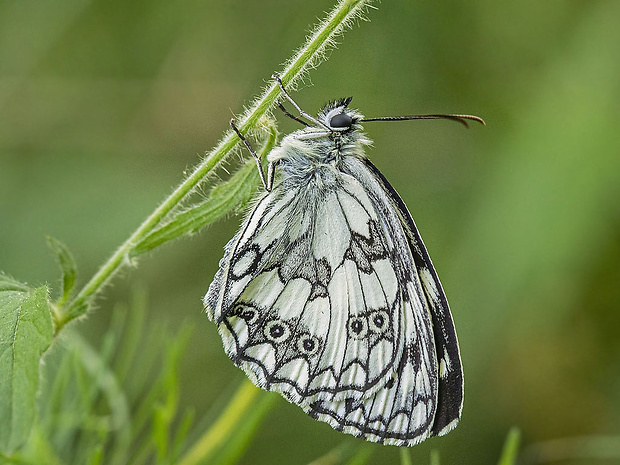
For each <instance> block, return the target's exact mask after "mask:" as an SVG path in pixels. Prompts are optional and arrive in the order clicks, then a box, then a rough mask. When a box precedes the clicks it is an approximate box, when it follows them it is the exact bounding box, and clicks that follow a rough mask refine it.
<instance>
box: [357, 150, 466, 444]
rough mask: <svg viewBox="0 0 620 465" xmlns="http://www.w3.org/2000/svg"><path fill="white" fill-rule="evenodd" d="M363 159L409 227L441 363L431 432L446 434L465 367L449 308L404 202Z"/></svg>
mask: <svg viewBox="0 0 620 465" xmlns="http://www.w3.org/2000/svg"><path fill="white" fill-rule="evenodd" d="M363 162H364V164H365V165H366V166H367V167H368V169H369V170H370V171H371V172H372V173H373V174H374V175H375V176H376V177H377V179H378V180H380V182H381V183H382V184H383V187H384V188H385V191H386V192H387V194H388V195H389V197H390V199H391V200H392V202H393V203H394V205H395V207H396V208H397V210H398V212H399V214H400V219H401V222H402V223H403V225H404V226H406V227H405V228H404V229H405V231H406V232H407V239H408V242H409V247H410V249H411V254H412V256H413V259H414V262H415V265H416V268H417V270H418V274H419V275H420V282H421V284H422V287H423V289H424V292H425V294H426V300H427V301H428V304H429V308H430V310H431V320H432V324H433V337H434V339H435V347H436V351H437V361H438V364H439V366H438V373H437V374H438V379H439V388H438V393H437V412H436V414H435V419H434V423H433V427H432V429H431V434H432V435H433V436H443V435H444V434H446V433H448V432H449V431H451V430H452V429H454V427H455V426H456V425H457V423H458V421H459V419H460V418H461V411H462V409H463V368H462V365H461V357H460V354H459V345H458V340H457V336H456V330H455V328H454V322H453V320H452V314H451V313H450V307H449V306H448V301H447V299H446V295H445V293H444V291H443V288H442V286H441V283H440V282H439V277H438V276H437V272H436V271H435V267H434V266H433V263H432V262H431V258H430V256H429V255H428V252H427V250H426V247H425V246H424V242H423V241H422V238H421V237H420V233H419V232H418V228H417V227H416V225H415V222H414V221H413V218H412V217H411V213H409V210H408V209H407V206H406V205H405V202H403V200H402V199H401V197H400V195H398V193H397V192H396V190H395V189H394V188H393V187H392V185H391V184H390V183H389V182H388V180H387V179H386V178H385V176H383V174H381V172H380V171H379V169H378V168H377V167H376V166H375V165H373V164H372V162H371V161H370V160H368V159H367V158H366V157H363Z"/></svg>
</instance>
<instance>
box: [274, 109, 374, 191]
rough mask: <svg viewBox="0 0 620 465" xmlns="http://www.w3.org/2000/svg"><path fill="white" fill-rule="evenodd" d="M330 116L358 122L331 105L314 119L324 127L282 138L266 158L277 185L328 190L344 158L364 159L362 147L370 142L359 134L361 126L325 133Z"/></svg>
mask: <svg viewBox="0 0 620 465" xmlns="http://www.w3.org/2000/svg"><path fill="white" fill-rule="evenodd" d="M334 112H335V113H336V114H346V115H348V116H350V117H351V118H353V119H354V121H357V120H359V119H361V118H362V115H361V114H359V113H358V112H357V111H356V110H352V109H349V108H346V107H344V106H342V105H340V106H338V102H332V103H330V104H328V105H327V106H326V107H325V108H324V109H323V110H321V112H320V113H319V115H318V116H319V121H321V122H322V123H323V124H324V125H325V127H321V126H308V127H305V128H303V129H300V130H298V131H295V132H293V133H291V134H288V135H287V136H285V137H284V138H283V139H282V142H281V144H280V145H279V146H278V147H276V148H275V149H273V150H272V151H271V152H270V153H269V155H268V156H267V160H268V161H269V162H270V163H274V165H275V167H276V172H277V173H278V174H279V175H280V179H281V182H283V183H286V184H289V185H291V186H295V187H300V186H306V185H310V184H312V183H316V184H318V185H319V186H321V187H325V186H329V185H330V184H332V183H333V182H335V180H336V179H337V177H338V172H339V171H340V165H341V164H342V162H343V160H344V159H346V157H357V158H365V154H364V147H365V146H367V145H370V144H371V143H372V141H371V140H370V139H368V138H367V137H366V135H365V134H364V133H363V132H362V126H361V125H360V124H358V123H355V124H353V125H352V126H351V127H350V128H348V129H347V130H335V129H328V128H329V121H330V119H331V118H333V114H334ZM338 112H340V113H338Z"/></svg>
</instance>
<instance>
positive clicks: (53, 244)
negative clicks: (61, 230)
mask: <svg viewBox="0 0 620 465" xmlns="http://www.w3.org/2000/svg"><path fill="white" fill-rule="evenodd" d="M47 245H48V247H49V248H50V249H52V252H54V253H55V254H56V259H57V260H58V264H59V265H60V269H61V270H62V295H61V296H60V298H59V299H58V301H57V302H56V305H62V304H63V303H65V302H66V301H67V299H68V298H69V296H70V295H71V291H72V290H73V287H74V286H75V276H76V275H77V267H76V265H75V259H74V258H73V255H72V254H71V252H69V249H68V248H67V246H66V245H65V244H63V243H62V242H60V241H59V240H58V239H55V238H53V237H51V236H47Z"/></svg>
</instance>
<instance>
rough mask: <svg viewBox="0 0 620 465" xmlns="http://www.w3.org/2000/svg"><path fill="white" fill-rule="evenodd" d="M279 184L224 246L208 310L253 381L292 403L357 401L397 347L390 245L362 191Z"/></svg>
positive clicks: (378, 379)
mask: <svg viewBox="0 0 620 465" xmlns="http://www.w3.org/2000/svg"><path fill="white" fill-rule="evenodd" d="M283 189H284V188H283V187H282V186H279V187H276V188H274V190H273V191H272V192H271V193H269V194H267V195H266V196H264V197H263V198H262V199H261V200H260V201H259V202H258V203H257V204H256V206H255V208H254V209H253V211H252V212H251V213H250V215H249V216H248V218H247V219H246V221H245V222H244V225H243V226H242V228H241V230H240V231H239V233H238V234H237V235H236V236H235V237H234V238H233V239H232V240H231V241H230V243H229V244H228V245H227V246H226V252H225V256H224V258H223V259H222V261H221V262H220V270H219V271H218V273H217V275H216V278H215V280H214V282H213V283H212V285H211V287H210V288H209V292H208V293H207V295H206V296H205V305H206V306H207V313H208V315H209V316H210V318H212V319H213V320H214V321H216V323H218V326H219V330H220V334H221V336H222V339H223V342H224V347H225V349H226V352H227V354H228V355H229V356H230V357H231V359H232V360H233V361H234V362H235V364H237V365H238V366H240V367H241V368H243V369H244V371H245V372H246V373H247V374H248V376H249V377H250V379H251V380H252V381H253V382H254V383H255V384H257V385H258V386H260V387H262V388H265V389H268V390H273V391H278V392H281V393H282V394H283V395H285V396H286V397H287V398H288V399H289V400H291V401H293V402H296V403H298V404H305V403H308V402H311V401H316V400H325V401H328V402H339V401H341V400H344V399H354V400H358V401H361V400H362V399H364V398H366V397H368V396H369V395H372V393H374V392H377V391H379V390H380V389H382V388H383V386H384V385H385V384H386V383H387V382H388V381H389V380H390V379H391V378H392V376H393V373H394V371H395V370H396V368H397V366H396V364H397V363H398V361H399V360H400V354H401V353H402V350H403V344H404V340H403V337H401V334H402V331H401V329H400V326H401V324H402V318H403V309H402V303H401V299H400V297H399V296H400V294H401V293H402V290H401V289H400V284H399V281H398V277H397V276H396V273H395V271H394V268H393V266H392V264H391V261H392V259H393V254H394V250H393V244H392V242H391V239H390V238H389V236H387V235H386V230H385V228H383V226H382V224H381V220H380V218H379V216H378V215H377V212H376V211H375V210H373V209H372V208H370V209H368V208H367V207H368V206H370V207H372V206H371V204H370V203H369V201H368V198H367V197H366V198H365V200H362V201H360V200H359V199H357V198H356V196H355V195H354V194H351V193H349V192H346V191H344V190H342V189H340V188H339V187H336V188H333V189H330V190H327V191H321V192H320V194H321V195H317V193H313V192H312V191H309V192H308V191H307V190H306V191H303V192H302V191H292V190H290V189H289V190H288V191H284V190H283ZM364 202H365V203H366V205H365V204H364Z"/></svg>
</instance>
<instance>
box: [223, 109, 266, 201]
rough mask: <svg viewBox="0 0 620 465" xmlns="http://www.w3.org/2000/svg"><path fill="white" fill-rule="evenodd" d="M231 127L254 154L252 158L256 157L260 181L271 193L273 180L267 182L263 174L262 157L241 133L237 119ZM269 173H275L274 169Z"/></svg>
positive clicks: (233, 120) (231, 122)
mask: <svg viewBox="0 0 620 465" xmlns="http://www.w3.org/2000/svg"><path fill="white" fill-rule="evenodd" d="M230 127H231V128H232V129H233V131H235V132H236V133H237V135H238V136H239V139H241V141H242V142H243V143H244V144H245V146H246V147H247V148H248V150H249V151H250V153H251V154H252V157H254V160H255V161H256V167H257V168H258V174H259V176H260V180H261V182H262V183H263V187H264V188H265V190H266V191H267V192H269V191H270V190H271V185H272V184H273V179H271V180H270V182H269V183H268V182H267V181H266V180H265V173H264V172H263V165H262V164H261V162H260V157H259V156H258V154H257V153H256V151H255V150H254V147H252V144H250V141H248V140H247V139H246V138H245V136H244V135H243V134H241V132H240V131H239V128H237V125H236V124H235V118H233V119H231V120H230ZM269 171H270V172H271V171H273V169H269ZM270 177H271V178H273V174H271V175H270Z"/></svg>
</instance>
